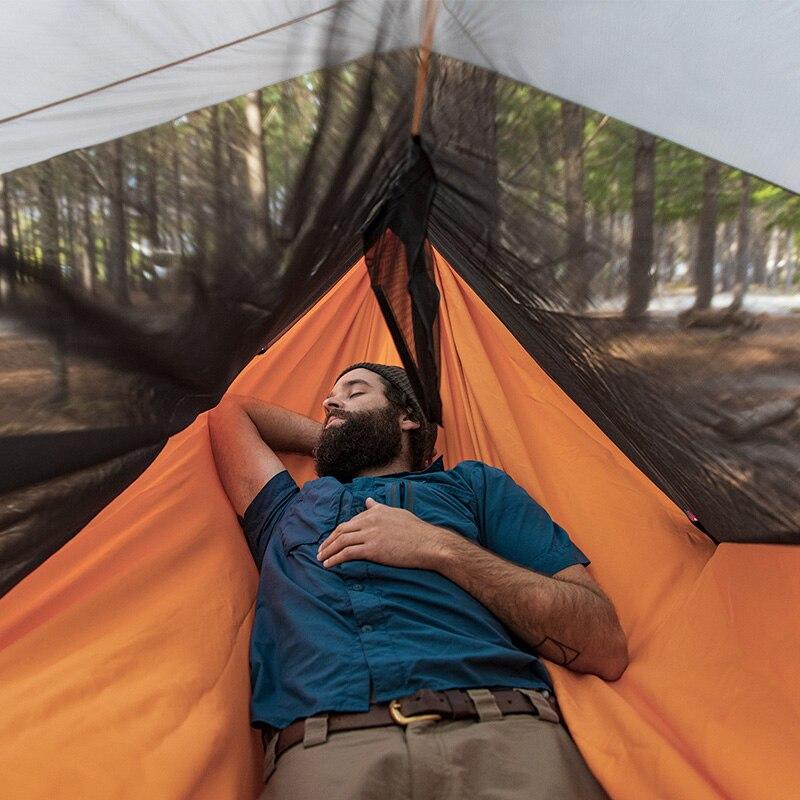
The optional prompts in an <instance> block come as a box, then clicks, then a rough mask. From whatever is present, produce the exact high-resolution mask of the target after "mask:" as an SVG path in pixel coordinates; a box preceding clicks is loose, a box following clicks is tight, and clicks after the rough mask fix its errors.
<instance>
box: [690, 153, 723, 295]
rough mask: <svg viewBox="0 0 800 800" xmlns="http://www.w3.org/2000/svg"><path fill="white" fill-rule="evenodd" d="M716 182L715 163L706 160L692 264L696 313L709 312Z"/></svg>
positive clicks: (712, 276) (717, 194)
mask: <svg viewBox="0 0 800 800" xmlns="http://www.w3.org/2000/svg"><path fill="white" fill-rule="evenodd" d="M719 178H720V166H719V163H718V162H716V161H712V160H711V159H707V160H706V168H705V171H704V172H703V205H702V206H701V208H700V219H699V222H698V226H697V250H696V251H695V260H694V283H695V287H696V291H695V300H694V307H695V308H696V309H697V310H698V311H702V310H704V309H706V308H710V306H711V300H712V298H713V297H714V247H715V244H716V237H717V207H718V205H719Z"/></svg>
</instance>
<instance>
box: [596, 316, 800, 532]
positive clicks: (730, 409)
mask: <svg viewBox="0 0 800 800" xmlns="http://www.w3.org/2000/svg"><path fill="white" fill-rule="evenodd" d="M758 322H759V325H758V327H757V328H755V329H751V330H741V329H722V330H715V329H701V328H689V329H686V330H684V329H682V328H680V327H679V326H678V323H677V318H676V317H675V315H674V314H672V313H670V314H666V313H661V314H658V313H656V314H654V315H651V317H650V319H649V321H648V323H647V325H646V326H644V327H641V328H639V329H631V330H627V331H626V332H625V334H624V337H623V338H621V339H619V340H617V343H616V345H615V346H612V352H614V354H615V355H617V356H620V357H622V358H624V359H625V360H626V361H628V362H629V363H631V364H634V365H636V366H637V367H639V368H640V369H641V370H642V371H643V372H645V373H646V374H647V375H649V376H652V377H653V378H655V379H656V381H657V382H658V383H659V384H660V385H661V386H663V387H665V388H666V390H667V391H668V393H669V395H670V396H671V399H672V400H673V402H674V403H675V404H676V405H677V406H678V407H679V408H680V409H681V411H682V413H684V414H686V415H687V416H689V417H692V418H693V419H694V420H695V421H697V422H699V423H700V424H701V425H702V426H703V427H704V428H705V429H706V430H707V432H708V435H709V437H710V438H711V439H712V440H714V439H716V440H718V441H720V443H721V444H722V445H723V446H724V447H725V449H726V450H729V451H732V452H733V453H734V454H735V455H736V456H738V457H739V458H740V459H741V462H742V463H743V464H746V465H749V467H750V468H749V469H748V473H749V476H748V477H749V479H751V480H753V481H758V482H760V483H762V484H763V486H764V487H765V488H766V487H769V489H770V490H771V491H777V492H780V493H781V495H782V496H783V497H784V498H785V499H786V500H787V501H789V505H790V506H791V505H792V503H794V507H795V508H796V509H797V514H796V515H794V518H795V519H796V521H797V527H798V529H800V313H787V314H762V315H759V316H758Z"/></svg>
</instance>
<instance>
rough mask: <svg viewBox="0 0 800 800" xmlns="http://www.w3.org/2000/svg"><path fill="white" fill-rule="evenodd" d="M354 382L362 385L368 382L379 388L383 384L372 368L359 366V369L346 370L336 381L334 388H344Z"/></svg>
mask: <svg viewBox="0 0 800 800" xmlns="http://www.w3.org/2000/svg"><path fill="white" fill-rule="evenodd" d="M354 383H356V384H362V385H363V384H364V383H366V384H367V385H369V386H371V387H373V388H378V387H380V385H381V379H380V377H379V376H378V375H376V374H375V373H374V372H373V371H372V370H369V369H364V367H359V368H358V369H351V370H350V371H349V372H345V373H344V375H342V377H341V378H339V380H338V381H336V383H335V384H334V387H333V388H334V389H342V388H345V387H346V386H349V385H352V384H354Z"/></svg>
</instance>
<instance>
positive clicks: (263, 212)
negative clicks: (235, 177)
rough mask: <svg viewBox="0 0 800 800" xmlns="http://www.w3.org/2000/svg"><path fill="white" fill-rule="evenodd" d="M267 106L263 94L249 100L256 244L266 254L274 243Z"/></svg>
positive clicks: (249, 171) (252, 95)
mask: <svg viewBox="0 0 800 800" xmlns="http://www.w3.org/2000/svg"><path fill="white" fill-rule="evenodd" d="M263 113H264V106H263V97H262V93H261V90H260V89H259V90H258V91H256V92H250V94H248V95H247V96H246V97H245V114H246V116H247V132H248V142H247V148H246V151H245V160H246V162H247V181H248V185H249V188H250V199H251V202H252V204H253V205H252V208H253V215H254V225H253V240H254V241H253V244H254V245H255V247H256V249H257V250H263V249H264V248H265V247H266V246H267V244H268V243H269V242H270V241H271V239H272V226H271V221H270V210H269V166H268V162H267V150H266V147H265V143H264V140H265V132H264V117H263Z"/></svg>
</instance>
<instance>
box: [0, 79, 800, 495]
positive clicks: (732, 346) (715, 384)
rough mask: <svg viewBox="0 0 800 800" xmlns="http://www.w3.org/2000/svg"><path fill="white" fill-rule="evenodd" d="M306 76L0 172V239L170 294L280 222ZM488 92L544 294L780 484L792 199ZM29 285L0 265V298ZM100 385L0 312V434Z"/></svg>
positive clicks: (535, 101) (788, 467)
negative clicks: (541, 256)
mask: <svg viewBox="0 0 800 800" xmlns="http://www.w3.org/2000/svg"><path fill="white" fill-rule="evenodd" d="M320 86H321V79H320V77H319V76H318V75H309V76H304V77H302V78H298V79H295V80H291V81H288V82H286V83H283V84H281V85H278V86H274V87H270V88H267V89H263V90H261V91H256V92H252V93H250V94H248V95H246V96H243V97H240V98H237V99H235V100H232V101H230V102H227V103H222V104H220V105H217V106H214V107H211V108H206V109H203V110H200V111H197V112H194V113H191V114H187V115H185V116H182V117H180V118H179V119H176V120H174V121H172V122H169V123H166V124H163V125H160V126H158V127H156V128H153V129H150V130H147V131H143V132H141V133H136V134H132V135H129V136H127V137H124V138H122V139H118V140H116V141H113V142H110V143H106V144H102V145H97V146H95V147H89V148H86V149H84V150H80V151H75V152H71V153H67V154H65V155H63V156H60V157H57V158H54V159H51V160H49V161H46V162H43V163H41V164H37V165H34V166H30V167H26V168H23V169H19V170H17V171H15V172H13V173H9V174H6V175H4V176H0V245H2V246H4V247H6V248H9V249H10V250H11V251H12V252H14V253H16V254H17V255H18V256H20V257H21V258H22V259H24V261H25V262H26V263H27V264H28V265H32V266H33V269H34V270H35V269H39V270H42V271H45V270H47V271H49V277H50V279H52V280H56V281H60V282H63V283H68V284H71V285H72V286H74V287H75V288H76V289H79V290H80V291H81V292H85V293H87V294H89V295H91V296H93V297H95V298H97V299H98V300H99V301H107V302H108V303H110V304H114V305H129V306H131V307H133V308H139V309H141V311H142V313H143V314H146V313H147V312H148V310H152V309H154V308H157V307H162V308H163V307H168V306H170V305H171V304H180V303H181V302H182V299H183V298H184V297H185V296H186V292H185V287H186V284H187V281H190V280H191V276H192V274H197V273H203V272H204V271H208V270H211V269H213V268H214V267H213V265H218V264H220V263H224V259H222V260H221V259H219V258H217V256H218V255H220V254H225V253H226V252H228V251H229V249H230V245H231V240H232V237H233V238H234V239H235V241H236V242H237V243H241V242H246V243H248V246H249V247H252V248H253V249H254V250H255V251H257V250H259V249H262V250H263V249H264V248H267V249H268V248H269V247H270V243H271V242H273V241H275V240H276V237H281V236H282V222H283V214H284V211H285V207H286V203H287V191H288V190H287V187H289V186H291V185H292V183H293V180H294V179H295V178H296V176H297V171H298V169H299V168H300V166H301V165H302V163H303V159H304V157H305V155H306V153H307V150H308V147H309V143H310V142H311V141H312V140H313V137H314V132H315V125H316V121H317V114H318V110H319V107H320V103H319V95H318V92H319V89H320ZM496 97H497V110H496V121H497V140H496V141H497V148H498V164H497V168H498V175H499V179H500V181H501V183H502V185H503V187H504V191H506V192H510V193H512V194H513V195H514V197H515V198H516V199H520V200H522V201H523V202H525V203H526V204H527V205H529V206H530V207H531V208H535V209H537V212H536V213H539V214H547V215H548V216H549V217H550V218H552V219H554V220H557V222H558V226H557V228H556V229H557V230H558V231H560V233H559V241H554V242H549V243H548V244H547V248H548V249H549V251H550V252H555V253H557V254H558V257H557V258H553V259H552V260H551V262H550V263H549V264H548V265H541V264H539V265H536V267H535V268H537V269H549V270H550V272H551V277H552V280H553V282H554V285H557V286H558V287H559V290H558V293H557V296H558V301H557V305H558V307H559V309H560V310H561V311H562V312H563V313H568V314H579V315H582V316H585V317H587V318H589V319H594V320H597V321H598V323H599V324H600V323H601V321H602V324H605V323H607V321H608V320H614V321H615V326H613V327H612V328H609V327H608V325H605V327H604V328H603V330H604V331H605V333H604V334H603V335H604V336H605V337H606V344H605V345H604V346H607V347H608V349H609V350H610V351H611V352H613V353H614V354H615V355H617V356H618V357H619V358H624V359H627V360H628V361H630V362H632V363H634V364H635V365H637V366H638V367H640V368H641V369H642V371H643V372H644V373H646V374H648V375H650V376H651V377H653V378H654V379H658V380H660V381H661V383H662V385H663V386H664V387H665V391H669V392H672V393H673V394H674V395H675V399H676V402H679V403H681V404H682V405H683V407H684V409H685V410H686V413H688V414H690V415H691V416H692V417H694V419H695V420H697V421H699V422H700V423H701V424H703V425H704V426H706V427H707V428H708V429H709V430H710V431H711V432H712V433H713V435H716V436H719V437H720V438H722V439H725V440H726V442H728V443H733V444H734V445H735V446H737V447H739V448H740V449H741V450H742V454H743V455H744V456H748V448H751V449H752V448H758V449H759V450H760V451H761V454H762V457H763V454H764V452H767V458H768V460H769V461H770V462H771V465H772V467H773V468H775V469H777V471H778V472H779V473H781V474H783V475H784V476H785V478H786V481H787V485H791V484H793V483H795V482H796V479H797V477H798V476H799V475H800V461H798V459H799V458H800V455H798V453H797V451H798V448H797V446H796V444H797V441H798V439H800V419H798V407H799V406H800V395H799V394H798V392H799V391H800V336H799V335H798V334H799V333H800V253H798V232H800V198H799V197H798V196H797V195H794V194H792V193H790V192H788V191H786V190H784V189H782V188H781V187H778V186H774V185H771V184H768V183H765V182H764V181H762V180H759V179H757V178H755V177H753V176H751V175H748V174H746V173H742V172H740V171H738V170H736V169H733V168H731V167H729V166H726V165H724V164H720V163H718V162H716V161H713V160H711V159H709V158H706V157H704V156H702V155H699V154H697V153H694V152H692V151H689V150H687V149H685V148H683V147H681V146H679V145H676V144H673V143H670V142H668V141H664V140H660V139H658V138H657V137H654V136H652V135H650V134H648V133H646V132H644V131H641V130H637V129H635V128H632V127H631V126H628V125H626V124H624V123H622V122H619V121H617V120H614V119H611V118H609V117H607V116H603V115H601V114H598V113H595V112H593V111H591V110H588V109H585V108H582V107H579V106H576V105H574V104H572V103H569V102H565V101H561V100H559V99H557V98H555V97H552V96H549V95H546V94H544V93H541V92H538V91H537V90H535V89H533V88H531V87H529V86H525V85H520V84H516V83H512V82H511V81H507V80H505V79H499V78H498V80H497V94H496ZM504 130H513V132H514V135H513V136H504V135H503V133H504ZM788 157H791V154H787V158H788ZM321 235H324V232H321ZM532 268H533V267H532ZM206 278H208V279H210V280H212V281H214V280H219V281H224V280H225V275H224V274H220V275H216V276H213V275H207V274H206ZM32 280H34V281H35V274H32V273H30V272H29V273H28V274H18V273H17V272H16V271H15V270H13V269H6V270H5V272H4V273H3V274H2V275H0V303H2V304H6V305H8V304H11V303H13V302H14V299H15V298H19V297H20V296H24V295H25V293H26V291H28V289H29V286H30V285H31V281H32ZM298 291H302V289H301V288H300V287H298ZM0 308H1V307H0ZM598 330H600V328H598ZM609 330H612V331H613V333H612V334H608V331H609ZM198 346H200V343H198ZM676 376H680V380H677V381H676V379H675V378H676ZM101 380H102V381H106V380H119V376H116V375H114V374H111V373H108V374H107V373H105V372H104V370H103V367H102V366H101V365H100V364H97V363H92V362H86V363H80V364H77V363H74V362H72V361H70V360H69V359H68V358H67V357H66V356H65V355H64V353H63V352H61V351H60V349H59V347H58V344H57V342H52V341H48V340H47V339H46V338H42V339H31V337H30V336H29V335H27V334H26V335H23V334H22V333H21V332H20V331H19V330H17V329H16V328H15V323H14V321H13V318H11V317H3V315H2V314H0V432H2V433H14V432H17V431H19V432H22V431H23V430H24V431H26V432H28V431H31V430H36V429H37V424H36V419H35V418H36V415H37V414H40V415H41V426H40V427H41V428H42V429H45V428H46V429H50V430H52V429H53V426H54V424H55V425H56V426H57V427H59V428H61V429H68V428H71V427H78V428H79V427H83V426H86V425H90V424H91V423H92V420H93V419H94V418H95V415H96V413H97V412H98V411H99V410H100V409H98V408H97V407H96V405H93V404H96V403H97V402H98V401H97V399H96V398H94V397H93V394H92V386H93V384H95V383H96V382H97V381H101ZM125 390H126V389H125V387H124V386H120V391H121V392H124V391H125ZM33 395H36V396H38V397H40V398H42V404H41V406H40V407H32V406H30V404H28V405H27V411H28V416H27V418H26V420H25V422H24V424H22V423H21V421H20V419H19V404H20V401H21V400H22V398H30V397H31V396H33ZM120 407H122V405H121V406H120ZM120 422H121V423H122V422H125V421H123V420H120ZM737 443H738V444H737ZM765 448H766V451H765ZM750 477H752V476H748V475H743V476H742V478H743V479H745V480H746V479H748V478H750Z"/></svg>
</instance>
